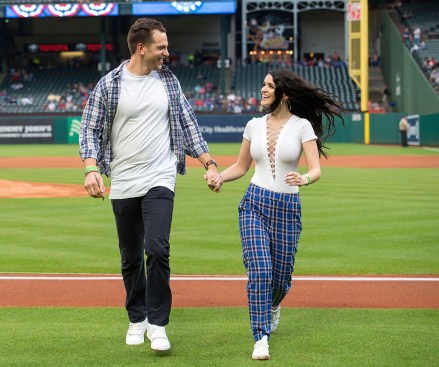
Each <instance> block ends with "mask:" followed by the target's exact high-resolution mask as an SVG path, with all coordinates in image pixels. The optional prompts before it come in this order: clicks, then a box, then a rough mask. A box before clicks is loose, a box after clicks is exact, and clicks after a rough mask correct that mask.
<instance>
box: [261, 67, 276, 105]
mask: <svg viewBox="0 0 439 367" xmlns="http://www.w3.org/2000/svg"><path fill="white" fill-rule="evenodd" d="M275 89H276V85H275V84H274V81H273V77H272V76H271V74H268V75H267V76H266V77H265V79H264V82H263V83H262V88H261V96H262V98H261V106H263V107H269V106H270V105H271V104H272V103H273V102H274V99H275V97H274V91H275Z"/></svg>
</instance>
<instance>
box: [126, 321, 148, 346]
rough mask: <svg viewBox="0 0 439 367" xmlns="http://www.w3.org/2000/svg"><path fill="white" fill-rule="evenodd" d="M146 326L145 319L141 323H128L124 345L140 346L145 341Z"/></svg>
mask: <svg viewBox="0 0 439 367" xmlns="http://www.w3.org/2000/svg"><path fill="white" fill-rule="evenodd" d="M147 325H148V320H147V319H145V320H144V321H142V322H135V323H132V322H130V326H129V328H128V332H127V337H126V343H127V345H140V344H143V342H144V341H145V337H144V335H145V331H146V327H147Z"/></svg>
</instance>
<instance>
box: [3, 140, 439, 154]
mask: <svg viewBox="0 0 439 367" xmlns="http://www.w3.org/2000/svg"><path fill="white" fill-rule="evenodd" d="M327 146H328V147H329V148H330V150H329V151H328V153H329V155H330V156H331V155H407V154H408V155H439V150H427V149H425V148H423V147H415V146H411V147H409V148H402V147H400V146H399V145H364V144H354V143H328V144H327ZM239 148H240V143H210V144H209V149H210V151H211V153H212V154H213V155H214V156H218V155H237V154H238V153H239ZM56 156H61V157H67V156H78V157H79V148H78V146H77V145H75V144H52V145H39V144H23V145H7V144H6V145H0V157H56Z"/></svg>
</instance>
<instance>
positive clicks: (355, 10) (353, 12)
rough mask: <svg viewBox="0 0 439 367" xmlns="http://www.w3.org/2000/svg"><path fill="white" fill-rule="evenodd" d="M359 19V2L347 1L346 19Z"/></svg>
mask: <svg viewBox="0 0 439 367" xmlns="http://www.w3.org/2000/svg"><path fill="white" fill-rule="evenodd" d="M360 19H361V3H349V4H348V20H349V21H350V22H351V21H354V20H360Z"/></svg>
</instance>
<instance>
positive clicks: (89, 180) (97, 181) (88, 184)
mask: <svg viewBox="0 0 439 367" xmlns="http://www.w3.org/2000/svg"><path fill="white" fill-rule="evenodd" d="M84 187H85V189H86V190H87V192H88V194H89V195H90V196H91V197H94V198H102V200H104V199H105V196H104V194H105V185H104V180H103V179H102V176H101V175H100V174H99V173H98V172H90V173H89V174H87V176H85V183H84Z"/></svg>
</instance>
